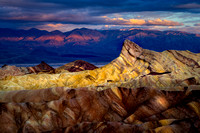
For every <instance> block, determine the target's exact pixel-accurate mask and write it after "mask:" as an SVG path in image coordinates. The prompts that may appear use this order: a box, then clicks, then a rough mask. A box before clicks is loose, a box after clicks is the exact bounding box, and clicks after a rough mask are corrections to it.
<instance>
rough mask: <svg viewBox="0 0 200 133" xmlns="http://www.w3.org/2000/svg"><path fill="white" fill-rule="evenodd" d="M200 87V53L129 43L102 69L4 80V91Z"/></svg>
mask: <svg viewBox="0 0 200 133" xmlns="http://www.w3.org/2000/svg"><path fill="white" fill-rule="evenodd" d="M199 84H200V54H195V53H192V52H190V51H176V50H168V51H163V52H155V51H151V50H147V49H142V48H141V47H139V46H138V45H137V44H135V43H133V42H131V41H129V40H126V41H125V42H124V45H123V48H122V51H121V54H120V56H119V57H118V58H116V59H115V60H113V61H112V62H111V63H109V64H107V65H105V66H103V67H101V68H97V69H95V70H87V71H81V72H74V73H69V72H66V73H60V74H38V75H24V76H13V77H8V78H5V79H3V80H0V89H1V90H21V89H44V88H51V87H70V88H78V87H94V86H108V87H109V86H122V87H126V88H132V87H136V88H138V87H154V88H160V89H172V88H173V89H175V90H180V89H183V88H184V87H188V86H189V85H197V86H198V85H199ZM98 89H105V88H98Z"/></svg>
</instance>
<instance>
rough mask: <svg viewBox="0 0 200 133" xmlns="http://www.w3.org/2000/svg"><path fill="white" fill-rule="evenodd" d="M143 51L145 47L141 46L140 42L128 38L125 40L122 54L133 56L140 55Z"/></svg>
mask: <svg viewBox="0 0 200 133" xmlns="http://www.w3.org/2000/svg"><path fill="white" fill-rule="evenodd" d="M142 52H143V48H142V47H140V46H139V45H138V44H136V43H134V42H132V41H130V40H128V39H126V40H125V41H124V44H123V47H122V51H121V54H122V55H124V56H125V57H127V56H133V57H139V56H140V55H141V54H142Z"/></svg>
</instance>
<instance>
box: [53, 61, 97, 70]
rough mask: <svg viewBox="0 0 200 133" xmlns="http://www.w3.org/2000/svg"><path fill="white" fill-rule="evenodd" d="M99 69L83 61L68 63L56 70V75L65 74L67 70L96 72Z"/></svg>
mask: <svg viewBox="0 0 200 133" xmlns="http://www.w3.org/2000/svg"><path fill="white" fill-rule="evenodd" d="M96 68H97V67H96V66H95V65H93V64H91V63H88V62H86V61H83V60H76V61H74V62H70V63H67V64H65V65H63V66H61V67H58V68H57V69H56V73H61V72H65V70H67V71H69V72H79V71H84V70H94V69H96Z"/></svg>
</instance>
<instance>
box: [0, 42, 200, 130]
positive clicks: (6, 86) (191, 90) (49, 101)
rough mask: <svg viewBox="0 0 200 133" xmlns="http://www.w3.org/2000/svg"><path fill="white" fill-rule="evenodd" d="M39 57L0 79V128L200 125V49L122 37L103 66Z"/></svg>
mask: <svg viewBox="0 0 200 133" xmlns="http://www.w3.org/2000/svg"><path fill="white" fill-rule="evenodd" d="M42 64H43V65H39V66H37V67H31V68H30V69H33V70H32V72H34V73H38V72H39V74H27V75H22V76H14V75H13V76H7V77H5V78H4V79H2V80H0V89H1V91H0V131H1V132H52V133H55V132H66V133H71V132H109V133H110V132H118V133H124V132H127V133H129V132H130V133H134V132H135V133H138V132H156V133H164V132H175V133H179V132H188V133H189V132H200V128H199V127H200V97H199V95H200V54H194V53H191V52H189V51H175V50H168V51H163V52H155V51H151V50H147V49H143V48H141V47H140V46H138V45H137V44H135V43H133V42H131V41H129V40H126V41H125V42H124V45H123V48H122V51H121V54H120V56H119V57H118V58H116V59H115V60H113V61H112V62H111V63H109V64H107V65H105V66H103V67H101V68H96V69H94V70H85V69H90V68H91V66H90V65H89V66H88V64H87V65H85V64H86V63H85V62H82V61H75V62H72V63H69V64H67V65H65V66H62V67H61V68H59V69H57V70H56V71H59V70H63V69H64V70H68V69H69V70H70V69H72V68H73V69H72V70H74V71H79V70H80V69H82V68H83V70H85V71H80V72H68V71H69V70H68V71H67V72H60V73H57V74H48V73H41V71H44V72H49V71H50V72H51V71H53V70H54V69H53V70H52V68H51V67H49V66H46V65H45V64H44V63H42ZM74 66H77V67H74ZM75 68H77V69H75ZM27 70H29V69H27ZM27 72H29V71H27ZM47 88H48V89H47Z"/></svg>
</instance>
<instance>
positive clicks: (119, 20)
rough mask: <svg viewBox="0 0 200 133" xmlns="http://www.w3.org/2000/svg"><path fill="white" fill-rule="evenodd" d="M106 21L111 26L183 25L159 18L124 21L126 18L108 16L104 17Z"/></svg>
mask: <svg viewBox="0 0 200 133" xmlns="http://www.w3.org/2000/svg"><path fill="white" fill-rule="evenodd" d="M103 18H104V19H105V21H106V22H107V23H110V24H116V25H159V26H180V25H183V24H182V23H179V22H175V21H170V20H166V19H164V20H161V19H159V18H157V19H153V20H145V19H124V18H109V17H107V16H103Z"/></svg>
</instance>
